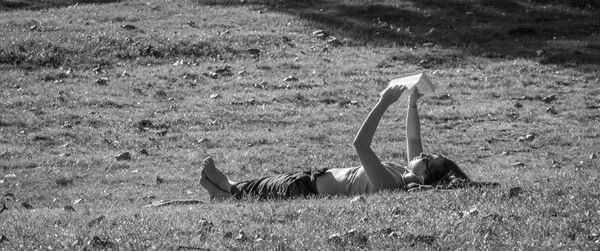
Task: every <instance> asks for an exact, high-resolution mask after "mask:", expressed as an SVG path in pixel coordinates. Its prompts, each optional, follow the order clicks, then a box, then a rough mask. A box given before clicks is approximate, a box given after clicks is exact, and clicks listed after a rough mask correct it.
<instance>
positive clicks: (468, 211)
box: [458, 206, 479, 218]
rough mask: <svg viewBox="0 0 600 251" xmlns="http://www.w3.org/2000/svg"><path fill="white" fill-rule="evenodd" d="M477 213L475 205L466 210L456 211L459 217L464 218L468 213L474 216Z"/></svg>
mask: <svg viewBox="0 0 600 251" xmlns="http://www.w3.org/2000/svg"><path fill="white" fill-rule="evenodd" d="M477 214H479V211H477V207H476V206H473V207H471V208H469V209H468V210H465V211H460V212H458V216H459V217H460V218H464V217H467V216H469V215H472V216H475V215H477Z"/></svg>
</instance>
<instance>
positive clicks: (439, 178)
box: [200, 86, 470, 199]
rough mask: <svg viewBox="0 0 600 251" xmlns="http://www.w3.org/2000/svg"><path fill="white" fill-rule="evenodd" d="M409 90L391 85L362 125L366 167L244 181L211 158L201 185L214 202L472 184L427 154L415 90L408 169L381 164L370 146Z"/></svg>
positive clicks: (360, 148)
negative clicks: (385, 117)
mask: <svg viewBox="0 0 600 251" xmlns="http://www.w3.org/2000/svg"><path fill="white" fill-rule="evenodd" d="M405 90H406V87H405V86H393V87H388V88H387V89H386V90H385V91H384V92H383V93H382V95H381V98H380V100H379V102H377V104H376V105H375V107H374V108H373V109H372V110H371V112H370V113H369V115H368V117H367V118H366V120H365V121H364V123H363V125H362V126H361V128H360V130H359V132H358V134H357V135H356V138H355V139H354V142H353V143H354V147H355V148H356V153H357V154H358V157H359V158H360V162H361V164H362V166H359V167H346V168H325V169H319V170H309V171H304V172H291V173H285V174H280V175H275V176H271V177H262V178H258V179H251V180H246V181H241V182H233V181H231V180H229V179H228V178H227V177H226V176H225V175H224V174H223V173H221V172H220V171H219V170H217V168H216V167H215V164H214V162H213V160H212V159H211V158H207V159H205V160H204V165H203V168H202V174H201V179H200V184H202V186H203V187H204V188H205V189H206V190H207V191H208V193H209V194H210V196H211V198H217V199H224V198H230V197H234V198H237V199H240V198H246V197H247V198H260V199H285V198H293V197H298V196H311V195H354V194H363V193H374V192H377V191H381V190H385V189H409V188H413V187H434V186H437V185H441V184H451V183H452V184H456V183H468V182H469V181H470V179H469V177H468V176H467V175H466V174H465V173H464V172H463V171H462V170H461V169H460V168H459V167H458V166H457V165H456V163H454V162H453V161H451V160H449V159H447V158H446V157H443V156H440V155H427V154H424V153H423V146H422V145H421V130H420V122H419V114H418V112H417V100H418V99H419V98H420V97H421V96H422V95H421V94H419V93H418V91H417V89H416V88H413V92H412V94H411V95H410V98H409V100H408V114H407V117H406V142H407V157H408V159H409V160H411V159H412V161H410V162H409V163H408V166H407V167H403V166H398V165H395V164H392V163H387V162H381V161H380V160H379V158H378V157H377V155H376V154H375V153H374V152H373V150H371V142H372V140H373V135H374V134H375V130H376V129H377V126H378V124H379V121H380V120H381V117H382V116H383V114H384V113H385V111H386V110H387V108H388V107H389V106H390V105H391V104H393V103H394V102H396V101H397V100H398V98H400V95H401V94H402V93H403V92H404V91H405Z"/></svg>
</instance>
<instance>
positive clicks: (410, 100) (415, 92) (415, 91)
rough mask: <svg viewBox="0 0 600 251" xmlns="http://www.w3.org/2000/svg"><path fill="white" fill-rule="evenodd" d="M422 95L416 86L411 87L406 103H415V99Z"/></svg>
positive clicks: (413, 104) (414, 104) (412, 104)
mask: <svg viewBox="0 0 600 251" xmlns="http://www.w3.org/2000/svg"><path fill="white" fill-rule="evenodd" d="M420 97H423V94H421V93H419V90H418V89H417V88H413V90H412V93H411V94H410V98H408V104H409V105H411V106H416V105H417V100H418V99H419V98H420Z"/></svg>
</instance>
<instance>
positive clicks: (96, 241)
mask: <svg viewBox="0 0 600 251" xmlns="http://www.w3.org/2000/svg"><path fill="white" fill-rule="evenodd" d="M88 245H89V246H92V247H100V248H111V247H113V246H114V245H115V244H114V243H112V242H111V241H109V240H102V239H100V237H98V236H94V237H92V239H91V240H90V242H89V243H88Z"/></svg>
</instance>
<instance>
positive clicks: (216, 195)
mask: <svg viewBox="0 0 600 251" xmlns="http://www.w3.org/2000/svg"><path fill="white" fill-rule="evenodd" d="M200 185H202V187H204V189H206V191H207V192H208V194H209V195H210V198H211V199H227V198H229V197H231V194H230V193H228V192H225V191H223V190H221V189H220V188H219V187H217V186H215V184H213V183H211V182H210V181H209V180H208V179H207V178H206V176H205V175H202V176H201V177H200Z"/></svg>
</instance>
